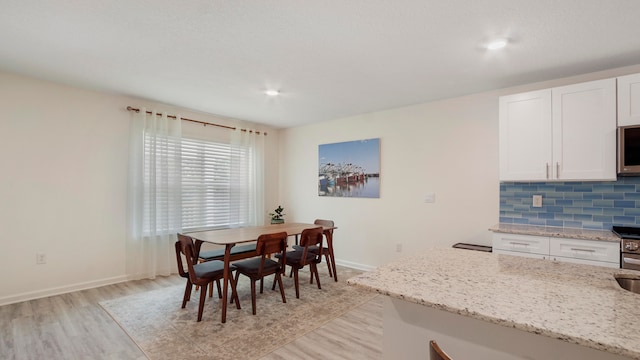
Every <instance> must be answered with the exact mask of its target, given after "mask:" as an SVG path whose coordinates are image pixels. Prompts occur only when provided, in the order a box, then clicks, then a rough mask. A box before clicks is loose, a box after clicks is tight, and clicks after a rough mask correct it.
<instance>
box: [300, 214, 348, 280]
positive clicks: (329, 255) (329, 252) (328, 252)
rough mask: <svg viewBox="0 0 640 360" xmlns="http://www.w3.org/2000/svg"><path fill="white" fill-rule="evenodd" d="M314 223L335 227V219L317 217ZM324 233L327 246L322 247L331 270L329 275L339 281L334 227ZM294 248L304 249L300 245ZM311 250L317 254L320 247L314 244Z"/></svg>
mask: <svg viewBox="0 0 640 360" xmlns="http://www.w3.org/2000/svg"><path fill="white" fill-rule="evenodd" d="M313 223H314V224H315V225H320V226H324V227H334V223H333V220H323V219H316V220H315V221H314V222H313ZM323 233H324V235H325V238H326V239H327V246H325V247H323V248H322V254H323V255H324V259H325V262H326V263H327V269H328V270H329V277H333V278H334V280H335V281H338V276H337V274H336V263H335V257H334V252H333V229H331V230H326V231H324V232H323ZM293 248H294V249H295V250H302V246H300V245H294V246H293ZM309 251H310V252H312V253H314V254H317V253H318V247H317V246H312V247H310V248H309Z"/></svg>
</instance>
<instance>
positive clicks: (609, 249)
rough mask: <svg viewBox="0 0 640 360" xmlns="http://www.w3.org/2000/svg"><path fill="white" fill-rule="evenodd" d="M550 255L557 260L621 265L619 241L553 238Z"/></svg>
mask: <svg viewBox="0 0 640 360" xmlns="http://www.w3.org/2000/svg"><path fill="white" fill-rule="evenodd" d="M549 255H550V258H551V260H555V261H565V262H574V263H580V264H590V265H599V266H608V267H614V268H619V267H620V243H619V242H607V241H595V240H583V239H567V238H551V239H550V241H549Z"/></svg>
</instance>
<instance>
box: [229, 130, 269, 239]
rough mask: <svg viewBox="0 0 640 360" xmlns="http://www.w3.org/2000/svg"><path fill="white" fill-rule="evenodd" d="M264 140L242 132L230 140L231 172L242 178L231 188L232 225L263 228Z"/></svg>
mask: <svg viewBox="0 0 640 360" xmlns="http://www.w3.org/2000/svg"><path fill="white" fill-rule="evenodd" d="M265 137H266V136H265V135H263V134H257V133H255V132H253V131H248V130H247V131H243V130H241V129H239V128H237V129H236V130H234V131H233V134H232V136H231V155H232V156H231V171H232V174H236V175H237V178H239V181H238V182H235V183H232V184H231V186H232V189H231V190H232V191H231V198H232V199H231V204H232V208H231V209H230V210H231V211H230V214H231V217H232V218H231V219H230V220H231V223H232V224H245V225H249V226H250V225H263V224H264V217H265V214H264V147H265V144H264V143H265ZM245 189H248V191H246V190H245Z"/></svg>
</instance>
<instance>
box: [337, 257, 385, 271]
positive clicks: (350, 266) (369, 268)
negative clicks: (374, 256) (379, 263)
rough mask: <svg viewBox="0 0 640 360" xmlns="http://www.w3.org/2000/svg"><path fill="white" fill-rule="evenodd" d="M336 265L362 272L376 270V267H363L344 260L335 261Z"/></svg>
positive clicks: (363, 265)
mask: <svg viewBox="0 0 640 360" xmlns="http://www.w3.org/2000/svg"><path fill="white" fill-rule="evenodd" d="M336 265H340V266H345V267H348V268H352V269H356V270H362V271H372V270H375V269H376V266H371V265H365V264H360V263H355V262H352V261H346V260H340V259H336Z"/></svg>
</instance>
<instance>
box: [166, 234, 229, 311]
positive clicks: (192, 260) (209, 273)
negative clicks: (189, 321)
mask: <svg viewBox="0 0 640 360" xmlns="http://www.w3.org/2000/svg"><path fill="white" fill-rule="evenodd" d="M176 257H177V262H178V271H179V272H180V271H181V270H180V269H182V271H183V272H184V271H185V270H184V269H185V267H184V263H183V262H182V257H184V258H185V261H186V265H187V266H186V273H187V274H188V277H187V287H186V288H185V293H184V297H183V299H182V308H183V309H184V307H185V306H186V304H187V301H189V299H190V296H191V288H192V286H193V285H197V286H200V287H201V288H202V290H201V291H200V302H199V304H198V321H201V320H202V311H203V309H204V301H205V299H206V297H207V287H208V285H209V284H210V283H211V282H213V281H219V280H220V279H222V278H223V277H224V262H222V261H219V260H214V261H207V262H203V263H198V262H197V256H196V253H195V249H194V244H193V239H192V238H191V237H189V236H186V235H182V234H178V241H177V242H176ZM233 270H235V267H233V265H230V266H229V271H230V272H231V271H233ZM181 276H182V273H181ZM229 280H230V283H231V291H232V295H231V296H232V298H234V299H235V302H236V307H237V308H238V309H240V300H239V299H238V294H237V292H236V283H235V281H234V279H233V276H231V275H230V276H229Z"/></svg>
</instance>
